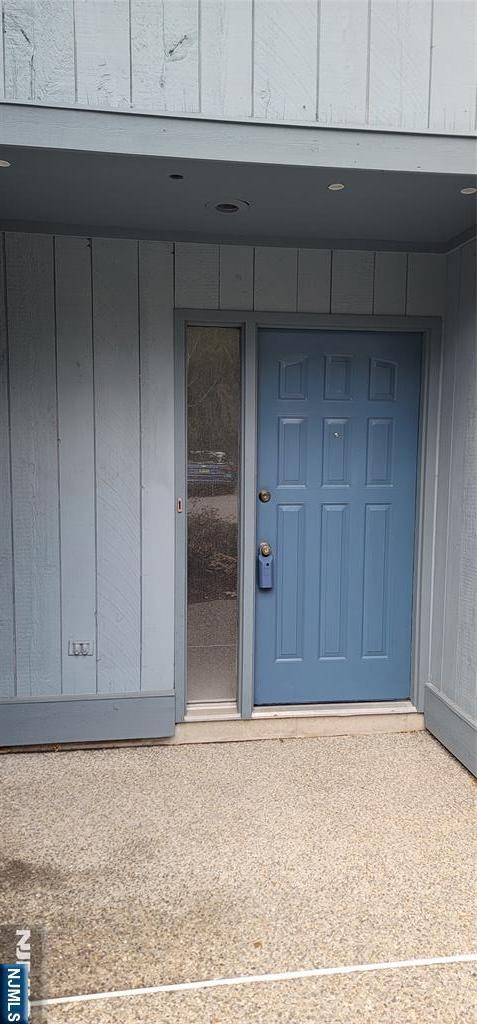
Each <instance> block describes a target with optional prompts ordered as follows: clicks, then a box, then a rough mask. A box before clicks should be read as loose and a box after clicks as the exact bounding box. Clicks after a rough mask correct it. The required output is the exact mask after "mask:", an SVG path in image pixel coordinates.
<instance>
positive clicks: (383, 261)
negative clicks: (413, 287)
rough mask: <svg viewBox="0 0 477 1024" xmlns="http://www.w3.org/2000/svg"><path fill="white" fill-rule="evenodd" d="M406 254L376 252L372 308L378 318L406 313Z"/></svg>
mask: <svg viewBox="0 0 477 1024" xmlns="http://www.w3.org/2000/svg"><path fill="white" fill-rule="evenodd" d="M406 278H407V253H405V252H377V253H376V264H375V268H374V308H373V312H374V313H375V314H376V315H377V316H378V315H380V314H381V313H383V314H391V313H393V314H396V315H397V316H404V314H405V312H406Z"/></svg>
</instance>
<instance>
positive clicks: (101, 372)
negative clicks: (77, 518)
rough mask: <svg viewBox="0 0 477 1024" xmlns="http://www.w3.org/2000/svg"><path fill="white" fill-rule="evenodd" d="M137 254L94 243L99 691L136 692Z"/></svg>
mask: <svg viewBox="0 0 477 1024" xmlns="http://www.w3.org/2000/svg"><path fill="white" fill-rule="evenodd" d="M137 246H138V243H137V242H135V241H130V240H126V241H125V240H110V239H95V240H94V241H93V328H94V373H95V406H96V410H95V420H96V501H97V551H98V557H97V562H98V567H97V593H98V609H97V614H98V651H97V656H98V691H99V692H101V693H107V692H111V693H120V692H128V691H129V692H133V691H137V690H139V689H140V642H141V587H140V572H141V567H140V479H139V478H140V436H139V344H138V283H137Z"/></svg>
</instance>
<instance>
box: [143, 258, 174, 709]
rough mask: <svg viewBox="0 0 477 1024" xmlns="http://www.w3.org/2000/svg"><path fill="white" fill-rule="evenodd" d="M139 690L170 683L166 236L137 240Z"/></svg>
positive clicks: (169, 272) (170, 333)
mask: <svg viewBox="0 0 477 1024" xmlns="http://www.w3.org/2000/svg"><path fill="white" fill-rule="evenodd" d="M139 295H140V316H139V322H140V352H141V437H142V443H141V460H142V473H141V477H142V480H141V483H142V487H141V521H142V552H141V557H142V567H141V586H142V636H141V643H142V673H141V689H142V690H143V691H148V690H172V689H173V688H174V600H173V594H174V531H175V510H174V324H173V306H174V298H173V252H172V244H171V243H169V242H140V243H139Z"/></svg>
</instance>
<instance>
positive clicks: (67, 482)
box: [55, 236, 96, 693]
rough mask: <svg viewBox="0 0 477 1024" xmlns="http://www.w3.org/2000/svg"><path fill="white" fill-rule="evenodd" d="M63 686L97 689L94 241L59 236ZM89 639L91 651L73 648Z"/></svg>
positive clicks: (85, 690)
mask: <svg viewBox="0 0 477 1024" xmlns="http://www.w3.org/2000/svg"><path fill="white" fill-rule="evenodd" d="M55 273H56V290H55V294H56V330H57V378H58V432H59V470H60V534H61V608H62V634H63V637H62V639H63V644H62V647H63V649H62V659H63V692H64V693H95V691H96V521H95V466H94V391H93V331H92V315H91V314H92V308H91V243H90V241H89V240H88V239H86V238H67V237H62V236H59V237H58V238H56V239H55ZM70 640H73V641H74V640H80V641H88V642H89V643H91V644H92V645H93V651H94V655H93V656H92V657H75V656H72V655H69V654H68V641H70Z"/></svg>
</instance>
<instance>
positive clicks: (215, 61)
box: [200, 0, 253, 118]
mask: <svg viewBox="0 0 477 1024" xmlns="http://www.w3.org/2000/svg"><path fill="white" fill-rule="evenodd" d="M252 9H253V0H234V3H232V4H231V3H230V0H202V3H201V36H200V58H201V90H200V91H201V113H202V114H204V115H210V116H212V117H226V118H229V117H250V116H251V114H252V81H253V74H252Z"/></svg>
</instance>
